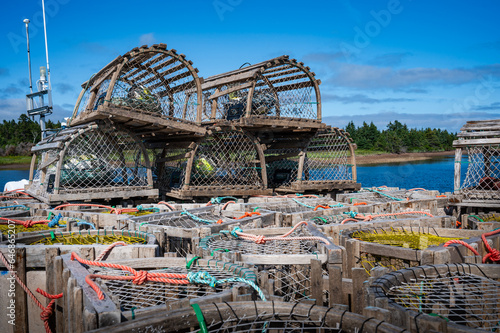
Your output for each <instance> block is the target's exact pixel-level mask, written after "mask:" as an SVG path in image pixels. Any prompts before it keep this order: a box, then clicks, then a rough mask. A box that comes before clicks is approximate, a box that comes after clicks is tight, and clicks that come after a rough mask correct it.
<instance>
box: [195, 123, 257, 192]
mask: <svg viewBox="0 0 500 333" xmlns="http://www.w3.org/2000/svg"><path fill="white" fill-rule="evenodd" d="M259 149H260V148H259V146H258V145H257V144H256V142H255V140H254V139H252V138H251V137H249V136H248V135H247V134H245V133H243V132H242V131H220V132H215V133H213V134H212V135H210V136H207V137H206V138H205V139H204V140H203V141H201V142H200V143H199V144H198V146H197V148H196V150H195V152H194V153H195V157H194V159H193V162H192V168H191V174H190V175H187V176H186V178H185V182H186V183H185V185H189V186H190V187H192V188H200V189H202V188H203V187H208V188H210V187H218V188H234V187H241V186H244V187H245V188H256V189H261V188H263V186H264V184H263V181H262V167H261V162H260V156H261V154H259V151H258V150H259ZM188 176H189V178H188Z"/></svg>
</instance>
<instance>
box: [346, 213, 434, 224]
mask: <svg viewBox="0 0 500 333" xmlns="http://www.w3.org/2000/svg"><path fill="white" fill-rule="evenodd" d="M406 214H423V215H427V216H429V217H434V215H432V214H430V213H427V212H423V211H411V212H399V213H388V214H377V215H365V216H362V217H358V215H359V213H358V214H357V215H356V216H355V218H356V219H358V220H359V221H362V222H367V221H371V220H373V218H375V217H385V216H398V215H406ZM351 220H352V219H350V218H349V219H345V220H343V221H342V222H341V223H340V224H344V222H347V221H351Z"/></svg>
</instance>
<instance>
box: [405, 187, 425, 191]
mask: <svg viewBox="0 0 500 333" xmlns="http://www.w3.org/2000/svg"><path fill="white" fill-rule="evenodd" d="M418 190H420V191H427V190H426V189H425V188H421V187H417V188H412V189H410V190H408V191H418Z"/></svg>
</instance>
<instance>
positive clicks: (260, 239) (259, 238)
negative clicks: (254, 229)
mask: <svg viewBox="0 0 500 333" xmlns="http://www.w3.org/2000/svg"><path fill="white" fill-rule="evenodd" d="M255 243H257V244H266V240H265V237H264V236H263V235H258V236H256V237H255Z"/></svg>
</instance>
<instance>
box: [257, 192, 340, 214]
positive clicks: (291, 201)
mask: <svg viewBox="0 0 500 333" xmlns="http://www.w3.org/2000/svg"><path fill="white" fill-rule="evenodd" d="M343 206H344V205H343V204H341V203H338V202H335V201H333V200H332V199H331V198H301V197H300V196H298V197H297V198H284V199H283V200H281V201H276V202H266V203H258V204H257V203H256V204H250V205H248V207H249V209H251V210H255V209H265V210H268V211H273V212H280V213H299V212H308V211H317V210H324V209H331V208H338V207H343Z"/></svg>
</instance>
